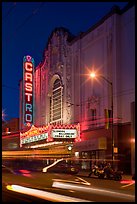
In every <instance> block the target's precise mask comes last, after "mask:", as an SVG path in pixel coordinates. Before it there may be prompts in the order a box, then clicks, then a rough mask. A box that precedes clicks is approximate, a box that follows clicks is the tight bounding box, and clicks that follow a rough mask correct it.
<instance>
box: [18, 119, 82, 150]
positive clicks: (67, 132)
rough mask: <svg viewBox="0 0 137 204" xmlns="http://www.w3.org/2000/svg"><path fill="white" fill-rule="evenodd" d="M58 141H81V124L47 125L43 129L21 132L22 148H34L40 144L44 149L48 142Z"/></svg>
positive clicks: (33, 128) (34, 128)
mask: <svg viewBox="0 0 137 204" xmlns="http://www.w3.org/2000/svg"><path fill="white" fill-rule="evenodd" d="M56 141H62V142H63V141H64V142H66V141H68V142H70V141H72V142H74V141H75V142H76V141H80V124H79V123H78V124H77V125H47V126H43V127H35V126H34V125H32V126H31V128H30V129H29V130H28V131H26V132H24V133H21V132H20V147H30V148H31V146H32V147H34V146H35V145H36V146H38V144H39V145H40V146H41V147H42V144H43V146H44V144H45V143H47V142H56Z"/></svg>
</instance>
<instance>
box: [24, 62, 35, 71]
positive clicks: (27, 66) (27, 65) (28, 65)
mask: <svg viewBox="0 0 137 204" xmlns="http://www.w3.org/2000/svg"><path fill="white" fill-rule="evenodd" d="M32 67H33V66H32V63H31V62H25V69H26V71H29V72H32Z"/></svg>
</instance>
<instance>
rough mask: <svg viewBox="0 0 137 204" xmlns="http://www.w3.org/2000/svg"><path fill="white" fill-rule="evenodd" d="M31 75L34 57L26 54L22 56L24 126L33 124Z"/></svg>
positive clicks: (32, 73)
mask: <svg viewBox="0 0 137 204" xmlns="http://www.w3.org/2000/svg"><path fill="white" fill-rule="evenodd" d="M33 76H34V59H33V58H32V57H31V56H29V55H27V56H24V58H23V123H24V125H25V126H31V125H33V120H34V118H33V112H34V110H33V109H34V107H33V102H34V100H33V92H34V85H33Z"/></svg>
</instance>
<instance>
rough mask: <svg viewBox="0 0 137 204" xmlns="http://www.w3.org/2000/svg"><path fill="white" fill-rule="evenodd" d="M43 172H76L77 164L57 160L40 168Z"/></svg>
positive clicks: (77, 169) (77, 170)
mask: <svg viewBox="0 0 137 204" xmlns="http://www.w3.org/2000/svg"><path fill="white" fill-rule="evenodd" d="M42 171H43V172H54V173H68V174H77V173H78V172H79V168H78V166H77V165H75V164H73V163H71V162H70V161H66V160H62V159H60V160H57V161H55V162H54V163H52V164H51V165H49V166H46V167H44V168H43V170H42Z"/></svg>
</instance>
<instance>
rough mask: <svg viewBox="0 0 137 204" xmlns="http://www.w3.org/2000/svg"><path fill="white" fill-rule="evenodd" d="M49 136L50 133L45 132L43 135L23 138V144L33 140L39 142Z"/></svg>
mask: <svg viewBox="0 0 137 204" xmlns="http://www.w3.org/2000/svg"><path fill="white" fill-rule="evenodd" d="M47 138H48V133H43V134H41V135H35V136H32V137H28V138H24V139H22V140H21V144H26V143H31V142H37V141H40V140H44V139H47Z"/></svg>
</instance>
